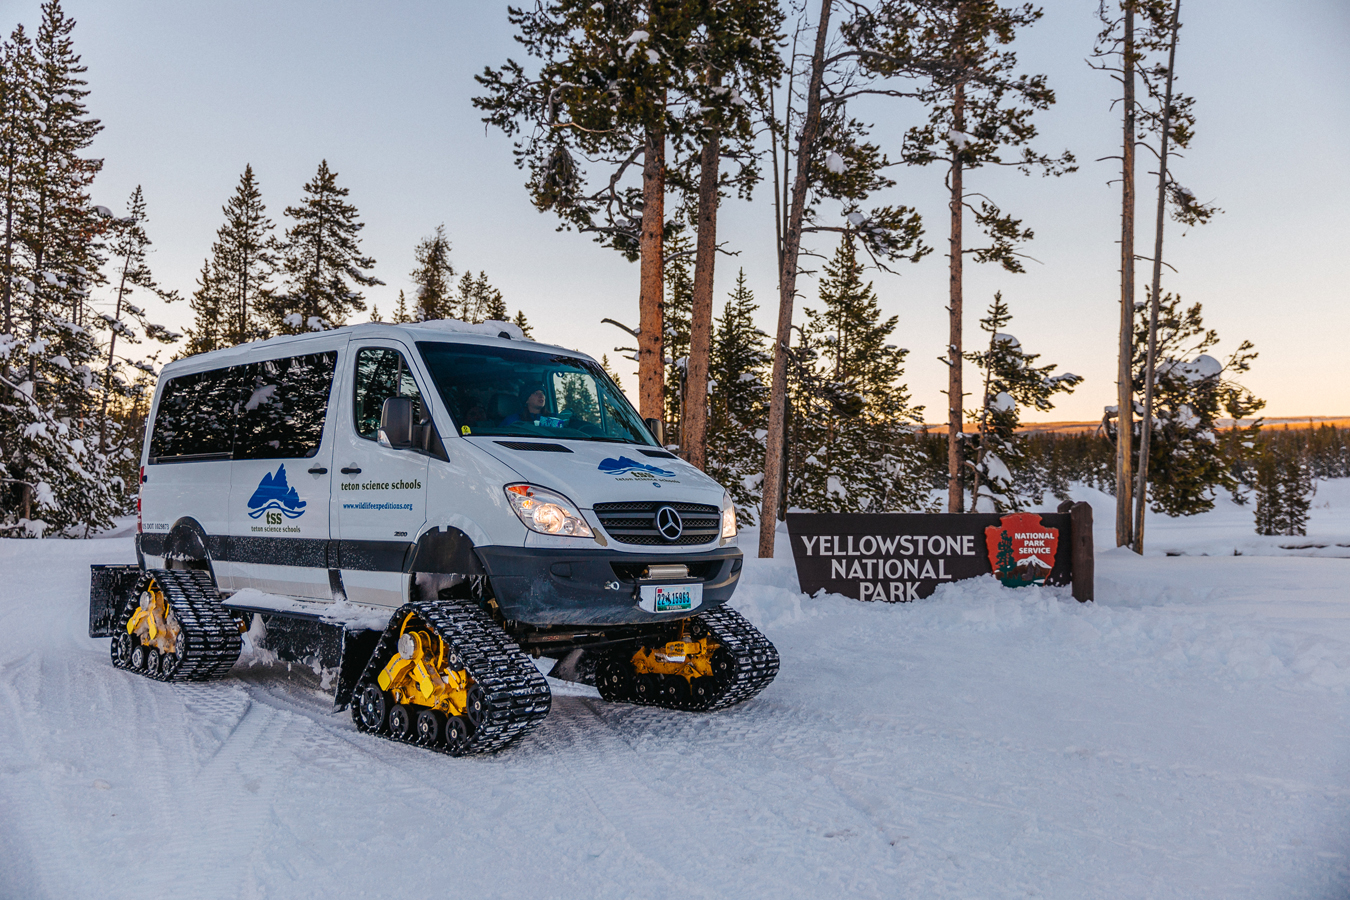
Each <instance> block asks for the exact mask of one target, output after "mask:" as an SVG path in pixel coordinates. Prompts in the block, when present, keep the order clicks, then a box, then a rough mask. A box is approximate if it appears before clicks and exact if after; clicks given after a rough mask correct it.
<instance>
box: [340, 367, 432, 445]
mask: <svg viewBox="0 0 1350 900" xmlns="http://www.w3.org/2000/svg"><path fill="white" fill-rule="evenodd" d="M390 397H408V398H410V399H411V400H412V402H413V422H422V421H423V420H425V419H426V407H425V406H423V405H422V392H421V391H419V390H418V389H417V382H415V381H413V377H412V373H411V372H409V371H408V364H407V363H406V362H404V360H403V354H402V353H399V352H398V351H397V350H393V349H390V348H388V347H366V348H363V349H362V350H359V351H358V352H357V354H356V409H355V415H354V416H353V420H354V421H355V422H356V433H357V434H359V435H361V437H363V438H366V439H367V440H371V441H373V440H375V439H376V437H377V432H378V431H379V430H380V412H381V411H382V410H383V409H384V401H385V400H388V399H389V398H390Z"/></svg>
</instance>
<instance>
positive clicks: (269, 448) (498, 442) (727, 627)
mask: <svg viewBox="0 0 1350 900" xmlns="http://www.w3.org/2000/svg"><path fill="white" fill-rule="evenodd" d="M654 427H655V423H651V422H648V423H644V422H643V421H642V419H640V418H639V417H638V415H637V413H636V412H635V411H634V410H633V408H632V407H631V406H630V405H629V403H628V401H627V399H626V398H625V397H624V395H623V393H622V392H621V391H620V390H619V389H618V388H617V387H616V386H615V385H614V383H613V382H612V381H611V380H610V379H609V378H608V377H606V375H605V374H604V371H603V369H602V368H601V367H600V366H599V365H598V364H597V363H596V362H595V360H593V359H591V358H589V357H587V356H585V355H584V354H580V353H577V352H575V351H571V350H566V349H563V348H561V347H555V346H550V345H545V344H538V343H533V342H530V341H525V340H523V339H522V336H521V334H520V332H519V330H518V329H516V328H515V327H514V326H511V325H506V324H503V323H488V324H487V325H466V324H464V323H459V322H452V321H432V322H425V323H419V324H411V325H383V324H370V325H358V326H352V327H347V328H339V329H336V330H333V331H326V332H322V333H318V334H313V335H300V336H295V337H282V338H274V339H272V340H267V341H262V342H257V343H252V344H246V345H243V346H240V347H235V348H231V349H229V350H222V351H217V352H214V353H207V354H203V355H200V356H194V357H190V358H188V359H185V360H181V361H178V362H174V363H170V364H169V365H167V366H165V367H164V370H163V372H162V373H161V375H160V380H159V386H158V389H157V390H156V393H155V398H154V403H153V406H152V410H151V416H150V419H149V422H148V425H147V439H146V441H145V447H144V449H143V451H142V459H141V463H142V468H141V473H142V475H141V491H140V498H139V523H138V529H137V531H138V534H137V539H136V551H137V559H138V562H139V565H138V566H137V567H134V568H133V567H96V570H95V573H94V581H93V588H92V590H91V634H94V633H100V634H109V635H115V640H114V645H113V651H112V652H113V659H114V662H115V663H116V664H117V665H119V666H121V667H124V668H130V669H135V670H139V671H141V672H142V673H144V674H149V675H152V676H154V677H158V678H161V679H164V680H180V679H182V678H205V677H215V676H218V675H220V674H223V672H224V671H227V670H228V667H229V665H230V664H232V663H233V658H232V657H231V648H233V653H234V655H235V656H237V653H238V643H239V638H238V631H239V629H240V627H243V626H247V627H249V628H250V629H251V630H250V632H249V635H250V636H251V637H253V638H256V639H258V640H259V642H262V643H264V644H265V645H267V646H271V647H272V649H274V650H275V651H277V652H279V653H280V654H282V655H283V656H289V657H290V658H300V659H311V660H317V661H318V662H319V663H320V665H321V666H326V667H329V668H333V669H335V670H338V677H337V679H336V681H337V685H336V693H337V702H338V704H339V705H340V706H342V705H345V704H347V703H348V702H349V700H351V699H352V698H353V697H354V698H355V700H356V703H355V705H354V718H355V720H356V723H357V726H358V727H359V728H361V729H363V730H367V731H371V732H375V733H378V734H383V735H386V736H390V737H393V738H396V739H400V740H406V741H410V742H419V743H423V744H425V745H427V746H429V747H433V748H436V749H441V750H444V751H446V752H452V753H462V752H471V751H478V750H483V749H496V748H498V747H500V746H504V745H505V744H506V743H509V742H510V741H511V740H513V739H515V738H516V737H518V736H519V735H520V734H522V733H524V731H525V730H528V728H529V727H530V726H531V725H532V724H534V723H535V722H537V721H538V720H539V719H540V718H542V716H543V715H544V714H545V713H546V712H547V710H548V688H547V682H546V681H545V680H544V679H543V678H542V677H540V676H539V670H538V668H537V667H536V666H535V665H534V663H533V662H532V661H531V660H530V659H529V658H528V656H526V654H527V653H528V654H531V655H534V656H536V657H537V656H546V657H548V658H551V659H556V660H559V662H558V664H557V666H555V668H554V670H553V672H552V674H554V675H557V676H558V677H564V678H570V679H572V680H581V681H589V682H592V683H595V684H596V685H597V687H598V688H599V690H600V692H601V695H602V696H604V697H605V698H606V699H612V700H623V701H629V702H641V703H652V704H657V705H665V706H670V707H675V708H686V709H713V708H720V707H723V706H726V705H729V704H731V703H735V702H739V701H740V700H743V699H745V698H746V697H749V696H752V695H753V694H755V693H758V691H760V690H762V689H763V688H764V687H765V686H766V685H767V684H768V683H769V682H770V681H771V680H772V679H773V676H774V674H775V673H776V671H777V667H778V661H777V653H776V651H774V649H773V646H772V645H771V644H770V643H769V642H768V641H767V640H766V639H765V638H764V637H763V636H762V635H761V634H759V632H758V631H756V630H755V629H754V628H753V627H752V626H751V625H750V624H749V623H748V622H746V621H745V619H744V618H742V617H741V616H739V615H738V614H737V613H735V612H734V611H732V610H730V609H727V608H724V606H723V605H724V604H725V603H726V602H727V600H729V599H730V597H731V595H732V592H733V590H734V589H735V586H736V582H737V580H738V578H739V573H740V569H741V563H742V557H741V552H740V550H739V549H737V547H736V511H735V509H734V507H733V505H732V502H731V499H730V496H729V495H728V494H727V492H726V491H725V490H724V489H723V488H722V487H721V486H720V485H718V484H717V483H716V482H714V481H713V480H712V479H710V478H708V477H707V476H706V475H704V474H703V473H702V472H700V471H699V470H698V469H696V468H694V467H693V466H691V465H689V464H688V463H686V462H684V461H683V460H681V459H679V458H678V457H676V456H675V455H674V454H672V453H669V452H667V451H666V450H665V449H663V448H662V447H661V446H660V444H659V443H658V441H657V440H656V439H655V438H654V437H653V434H652V431H653V429H654ZM236 623H239V624H238V625H236ZM371 625H375V626H376V628H379V629H382V630H376V631H365V632H364V633H363V632H362V629H363V628H365V629H369V628H370V627H371ZM264 634H265V635H266V637H264ZM194 647H195V648H197V649H196V651H195V655H194Z"/></svg>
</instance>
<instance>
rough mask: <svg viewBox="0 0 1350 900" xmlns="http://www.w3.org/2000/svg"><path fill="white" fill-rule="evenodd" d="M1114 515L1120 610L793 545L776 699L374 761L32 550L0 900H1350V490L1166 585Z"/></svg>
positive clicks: (2, 652)
mask: <svg viewBox="0 0 1350 900" xmlns="http://www.w3.org/2000/svg"><path fill="white" fill-rule="evenodd" d="M1083 497H1084V498H1085V499H1091V500H1092V501H1093V503H1094V507H1095V509H1096V511H1097V518H1098V529H1097V532H1098V533H1097V537H1098V539H1099V540H1098V547H1099V550H1100V553H1099V556H1098V563H1097V565H1098V581H1097V596H1098V601H1097V602H1096V603H1094V604H1091V605H1086V606H1082V605H1079V604H1078V603H1076V602H1075V601H1073V600H1072V599H1071V598H1069V597H1068V596H1067V594H1066V593H1065V592H1063V591H1061V590H1057V589H1048V590H1021V591H1012V590H1008V589H1005V588H1002V587H1001V586H998V585H997V584H995V583H994V582H993V581H992V580H987V581H975V582H965V583H963V584H959V585H952V586H949V587H947V588H946V589H944V590H943V591H940V592H939V593H938V594H937V595H935V596H934V597H932V598H930V599H928V600H924V601H920V602H917V603H913V604H907V605H899V606H887V605H867V604H860V603H856V602H854V601H850V600H844V599H842V598H837V597H833V598H830V597H824V598H816V599H811V598H806V597H804V596H802V595H801V594H800V593H799V592H798V591H797V585H796V577H795V574H794V571H793V569H792V566H791V562H790V559H789V558H788V554H787V547H786V543H785V542H782V549H781V550H780V553H779V559H777V560H775V561H764V562H760V561H757V560H751V561H749V562H748V564H747V569H746V577H745V580H744V582H743V586H742V588H741V589H740V590H739V592H738V594H737V597H736V600H735V601H734V605H736V606H737V607H738V608H740V609H741V610H742V611H743V612H745V613H746V614H747V615H748V616H749V617H750V618H751V619H753V620H754V621H755V622H756V623H757V624H759V625H760V627H761V628H763V630H764V631H765V632H766V633H767V634H768V635H769V637H770V638H771V639H772V640H773V641H774V642H775V643H776V644H777V645H778V647H779V650H780V651H781V653H782V659H783V665H782V672H781V674H780V675H779V677H778V679H777V681H775V682H774V684H773V685H771V686H770V687H769V689H768V690H766V691H765V692H764V693H763V694H762V695H761V696H760V697H758V698H757V699H755V700H753V701H751V702H748V703H746V704H744V705H742V706H740V707H738V708H735V709H732V710H729V711H725V712H722V713H717V714H712V715H704V714H690V713H677V712H668V711H661V710H652V709H638V708H634V707H629V706H621V705H610V704H606V703H603V702H601V701H600V700H599V699H598V697H597V696H596V695H595V693H594V692H593V691H591V690H589V689H586V688H581V687H577V686H573V685H568V684H565V683H562V682H553V687H554V689H555V694H554V706H553V712H552V714H551V715H550V717H549V718H548V720H547V721H546V722H545V723H544V724H543V725H542V726H541V727H540V728H539V729H538V730H537V731H535V732H534V733H533V735H531V736H530V737H528V738H527V739H526V740H525V741H524V742H523V743H521V744H520V745H518V746H517V747H515V748H513V749H511V750H509V751H507V752H505V753H502V754H500V755H498V756H494V757H487V758H470V759H450V758H446V757H442V756H439V755H435V754H431V753H427V752H423V751H419V750H417V749H415V748H410V747H403V746H396V745H393V744H390V743H388V742H385V741H382V740H380V739H378V738H374V737H368V736H365V735H361V734H358V733H357V732H356V730H355V729H354V728H353V726H352V725H351V722H350V719H349V718H348V716H347V715H346V714H334V713H332V712H331V701H330V699H329V697H328V696H327V695H325V694H323V693H321V692H320V691H319V690H318V689H317V679H316V678H315V677H314V676H313V675H312V674H311V673H309V672H306V671H300V670H295V671H288V670H287V669H286V668H285V667H284V666H281V667H277V666H265V665H252V666H250V665H248V664H247V661H245V662H241V664H240V665H239V666H238V667H237V668H236V670H235V673H234V677H233V678H231V679H230V680H228V681H225V682H222V683H216V684H207V685H190V686H174V685H163V684H158V683H155V682H150V681H147V680H145V679H142V678H139V677H136V676H134V675H130V674H127V673H122V672H118V671H114V670H113V669H112V668H111V666H110V665H109V663H108V661H107V646H108V641H107V640H106V639H103V640H91V639H89V638H87V637H86V636H85V633H86V623H87V605H86V603H87V601H86V591H87V581H88V576H87V569H86V568H85V567H86V566H87V564H89V563H92V562H119V561H130V560H131V559H132V550H131V541H130V540H129V539H127V538H126V537H117V538H111V539H103V540H92V541H32V542H18V541H2V542H0V897H4V898H9V897H23V898H45V897H51V898H62V900H64V898H74V897H100V898H123V897H127V898H130V897H136V898H146V897H160V896H174V897H182V898H198V897H201V898H216V897H221V898H252V897H314V898H347V897H413V896H427V897H430V896H437V897H442V896H443V897H479V896H490V897H496V896H504V897H561V898H572V897H592V896H595V897H657V898H659V897H681V898H684V897H693V898H699V897H707V898H721V897H810V898H833V897H844V896H849V897H855V896H856V897H923V898H928V897H981V898H1002V897H1054V898H1074V900H1077V898H1111V900H1119V898H1134V897H1150V898H1155V897H1156V898H1165V897H1178V898H1194V897H1216V898H1225V900H1229V898H1272V900H1274V898H1278V900H1289V898H1343V897H1347V896H1350V708H1348V707H1347V688H1348V687H1350V591H1347V589H1346V587H1345V585H1346V583H1347V577H1346V576H1347V575H1348V574H1350V559H1347V558H1345V557H1350V547H1347V546H1346V545H1350V483H1346V482H1334V483H1329V484H1327V483H1324V484H1322V485H1321V486H1320V487H1319V493H1318V495H1317V497H1316V498H1315V500H1314V509H1313V514H1312V523H1311V527H1310V530H1309V531H1310V533H1309V537H1308V538H1307V539H1306V540H1305V539H1288V538H1273V539H1272V538H1257V537H1256V536H1255V535H1252V534H1251V530H1252V529H1251V509H1250V507H1247V508H1240V507H1236V506H1233V505H1232V504H1231V503H1228V502H1227V501H1225V502H1223V503H1221V504H1220V506H1219V508H1218V509H1217V510H1216V511H1215V512H1213V513H1211V514H1208V515H1206V516H1202V517H1198V518H1196V519H1192V520H1183V521H1176V522H1173V521H1167V520H1163V519H1159V518H1156V517H1155V518H1153V519H1151V520H1150V524H1149V532H1148V535H1149V539H1150V543H1151V547H1152V548H1153V549H1151V552H1150V554H1149V555H1148V556H1146V557H1145V558H1143V559H1139V558H1136V557H1133V556H1131V555H1130V554H1128V553H1125V552H1121V551H1117V550H1114V549H1107V547H1108V546H1109V544H1111V543H1113V542H1112V541H1110V540H1109V538H1110V535H1109V534H1108V533H1107V528H1108V526H1109V520H1110V506H1109V504H1108V503H1107V502H1106V500H1105V498H1102V497H1101V496H1100V495H1095V496H1090V492H1085V493H1084V495H1083ZM742 543H743V545H744V546H747V547H753V546H754V536H753V535H749V536H747V537H746V539H744V540H743V541H742ZM1296 545H1306V546H1296ZM1317 545H1320V546H1317ZM1289 548H1293V549H1289ZM1234 551H1237V552H1238V553H1240V554H1241V555H1238V556H1235V555H1234ZM1168 552H1170V553H1175V554H1185V555H1177V556H1167V555H1164V554H1165V553H1168ZM1206 554H1207V555H1206ZM1319 557H1342V558H1319Z"/></svg>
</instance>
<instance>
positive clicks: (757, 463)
mask: <svg viewBox="0 0 1350 900" xmlns="http://www.w3.org/2000/svg"><path fill="white" fill-rule="evenodd" d="M758 308H759V304H757V303H756V302H755V296H754V294H753V293H752V292H751V290H750V288H749V287H748V286H747V285H746V283H745V271H744V270H741V271H740V272H739V273H738V274H737V276H736V288H735V290H733V291H732V292H731V295H730V297H728V299H727V304H726V307H725V308H724V309H723V310H722V315H721V317H720V318H719V319H718V320H717V321H716V323H714V329H713V340H712V347H711V353H710V354H709V367H708V375H709V387H708V438H707V440H708V456H707V469H706V471H707V473H708V475H709V476H711V477H712V478H713V479H714V480H715V481H717V483H718V484H722V485H725V486H726V488H727V490H728V491H730V493H731V499H732V500H733V501H735V503H736V515H737V518H738V519H739V520H740V522H741V524H743V525H751V524H753V523H754V521H755V515H756V513H758V511H759V505H760V499H761V498H760V486H761V485H762V484H763V481H764V435H765V429H766V428H767V427H768V414H769V406H768V403H769V391H768V387H767V385H766V382H767V380H768V370H769V365H770V364H771V363H772V362H773V357H772V356H771V355H770V354H769V351H768V339H769V336H768V335H767V334H765V333H764V332H763V331H760V330H759V329H758V328H756V327H755V321H754V315H755V310H757V309H758Z"/></svg>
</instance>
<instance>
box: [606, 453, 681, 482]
mask: <svg viewBox="0 0 1350 900" xmlns="http://www.w3.org/2000/svg"><path fill="white" fill-rule="evenodd" d="M597 468H599V470H600V471H601V472H604V473H605V474H607V475H648V476H654V477H656V478H674V477H675V473H674V472H671V471H669V470H667V469H659V468H657V467H656V466H649V465H647V464H646V463H640V462H637V461H635V460H631V459H629V458H628V457H626V456H620V457H619V458H618V459H611V458H605V459H602V460H600V465H599V466H598V467H597Z"/></svg>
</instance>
